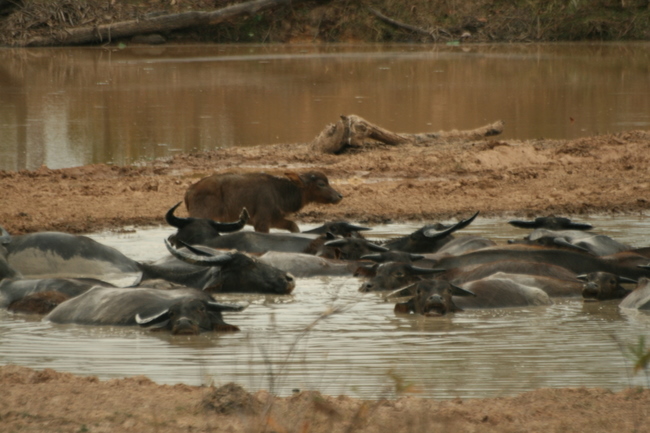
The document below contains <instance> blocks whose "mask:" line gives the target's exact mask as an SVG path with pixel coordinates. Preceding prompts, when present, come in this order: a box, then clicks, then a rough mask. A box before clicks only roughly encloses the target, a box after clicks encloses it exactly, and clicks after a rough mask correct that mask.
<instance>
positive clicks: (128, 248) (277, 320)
mask: <svg viewBox="0 0 650 433" xmlns="http://www.w3.org/2000/svg"><path fill="white" fill-rule="evenodd" d="M583 221H585V222H589V223H591V224H593V225H594V226H596V227H598V228H599V229H598V231H599V233H603V234H608V235H610V236H612V237H614V238H616V239H617V240H620V241H622V242H626V243H629V244H632V245H635V246H640V245H649V244H650V237H649V235H648V233H650V226H649V224H650V223H649V222H648V219H647V218H644V217H632V216H630V217H616V218H613V217H590V218H585V219H584V220H583ZM306 228H308V227H306ZM417 228H419V226H418V225H417V224H403V225H386V226H376V227H375V228H374V231H373V232H372V233H373V237H375V238H382V237H386V236H394V235H396V234H400V233H409V232H411V231H413V230H414V229H417ZM170 232H171V230H170V229H169V228H167V227H164V228H162V227H161V228H152V229H142V230H137V231H135V232H134V233H129V234H122V235H115V234H98V235H94V236H93V237H94V238H96V239H97V240H99V241H101V242H103V243H106V244H109V245H112V246H114V247H116V248H118V249H120V250H121V251H123V252H124V253H125V254H127V255H128V256H130V257H132V258H134V259H137V260H153V259H157V258H160V257H162V256H164V255H165V254H166V251H165V248H164V246H163V245H162V242H161V239H163V238H164V237H166V236H167V235H169V234H170ZM463 232H464V233H466V234H481V235H484V236H489V237H490V238H492V239H494V240H495V241H497V242H504V241H505V240H506V239H512V238H519V237H522V236H523V235H524V234H525V233H524V231H523V230H521V229H515V228H513V227H511V226H509V225H508V224H505V222H504V220H502V219H487V218H486V219H482V218H480V217H479V218H478V219H477V220H476V221H475V222H474V223H473V224H472V225H471V226H470V227H468V228H467V229H465V230H464V231H463ZM359 284H360V281H359V280H358V279H356V278H352V277H349V278H345V277H336V278H331V277H322V278H302V279H299V280H298V283H297V286H296V290H295V291H294V294H292V295H291V296H278V297H264V296H248V297H246V296H241V295H229V296H228V297H224V298H223V299H225V300H227V301H229V302H247V303H250V305H249V306H248V308H247V309H246V310H244V311H243V312H241V313H228V314H227V317H226V320H227V321H228V322H230V323H233V324H236V325H237V326H239V327H241V329H242V332H240V333H236V334H231V335H224V334H202V335H200V336H192V337H188V336H174V337H172V336H169V335H164V334H162V333H150V332H148V331H146V330H141V329H137V328H117V327H92V326H81V325H54V324H50V323H44V322H41V321H40V320H39V318H37V317H26V316H24V315H18V314H16V315H12V314H10V313H8V312H7V311H0V365H4V364H18V365H24V366H28V367H32V368H36V369H43V368H53V369H55V370H58V371H68V372H73V373H76V374H82V375H97V376H99V377H100V378H114V377H129V376H135V375H146V376H147V377H149V378H151V379H152V380H153V381H155V382H158V383H166V384H174V383H186V384H192V385H199V384H209V383H211V382H214V383H215V384H225V383H228V382H231V381H234V382H236V383H238V384H241V385H242V386H244V387H245V388H246V389H247V390H249V391H254V390H257V389H267V390H270V391H272V392H274V393H277V394H279V395H285V396H286V395H291V393H292V391H293V390H294V389H302V390H319V391H321V392H323V393H324V394H328V395H339V394H347V395H350V396H358V397H364V398H370V399H374V398H379V397H393V396H394V395H395V392H397V391H398V390H401V389H406V388H407V387H408V386H409V385H415V387H414V388H412V389H417V390H418V392H419V394H418V395H419V396H423V397H432V398H454V397H461V398H480V397H494V396H503V395H516V394H519V393H521V392H524V391H527V390H533V389H537V388H542V387H557V388H564V387H580V386H586V387H603V388H608V389H612V390H621V389H624V388H627V387H629V386H632V385H640V386H648V384H647V383H646V379H645V378H644V376H643V374H638V375H635V374H633V372H632V366H633V362H632V361H631V360H630V359H629V358H628V357H627V356H628V355H629V348H630V347H631V346H632V345H636V344H637V343H638V341H639V338H640V337H641V336H644V335H647V334H648V330H649V329H650V315H648V314H647V313H640V312H638V311H624V310H619V308H618V306H617V303H616V302H608V303H587V304H583V302H582V300H581V299H567V300H556V302H555V304H554V305H551V306H547V307H531V308H508V309H497V310H467V311H465V312H462V313H456V314H455V315H451V316H449V317H443V318H435V317H419V316H396V315H395V314H394V313H393V304H392V303H390V302H386V301H385V300H384V299H383V298H382V297H381V296H379V295H376V294H362V293H359V292H358V287H359ZM332 307H335V308H336V307H341V311H340V312H338V313H337V314H334V315H331V316H329V317H325V318H323V317H321V315H322V314H323V313H325V312H326V311H328V310H329V309H330V308H332ZM312 324H313V325H314V326H313V327H312ZM308 328H309V330H308V331H306V330H307V329H308Z"/></svg>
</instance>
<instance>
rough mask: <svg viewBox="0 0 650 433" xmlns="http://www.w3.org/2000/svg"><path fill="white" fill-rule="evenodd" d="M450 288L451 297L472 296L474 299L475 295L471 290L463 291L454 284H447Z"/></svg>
mask: <svg viewBox="0 0 650 433" xmlns="http://www.w3.org/2000/svg"><path fill="white" fill-rule="evenodd" d="M449 285H450V286H451V295H452V296H474V297H476V293H474V292H472V291H471V290H467V289H463V288H462V287H460V286H457V285H455V284H451V283H449Z"/></svg>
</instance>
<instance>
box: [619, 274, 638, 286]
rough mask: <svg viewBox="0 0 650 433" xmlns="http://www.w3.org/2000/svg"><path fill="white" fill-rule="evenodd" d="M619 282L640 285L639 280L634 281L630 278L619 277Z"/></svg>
mask: <svg viewBox="0 0 650 433" xmlns="http://www.w3.org/2000/svg"><path fill="white" fill-rule="evenodd" d="M618 282H619V283H631V284H637V283H638V280H634V279H632V278H628V277H620V276H619V277H618Z"/></svg>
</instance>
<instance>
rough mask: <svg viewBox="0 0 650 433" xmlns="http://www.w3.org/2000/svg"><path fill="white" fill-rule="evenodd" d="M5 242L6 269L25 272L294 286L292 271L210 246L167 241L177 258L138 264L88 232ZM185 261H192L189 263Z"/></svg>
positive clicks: (210, 285) (271, 289)
mask: <svg viewBox="0 0 650 433" xmlns="http://www.w3.org/2000/svg"><path fill="white" fill-rule="evenodd" d="M165 242H166V243H167V241H165ZM4 247H5V248H6V250H7V251H8V253H7V256H6V263H7V264H8V265H9V266H10V269H9V270H10V271H11V270H14V271H15V272H19V273H22V275H24V276H26V277H27V276H40V275H48V276H57V277H63V276H65V277H69V276H74V277H76V278H78V277H80V276H92V277H99V278H102V277H103V276H107V275H111V276H115V275H117V276H121V275H124V274H131V273H133V274H135V275H139V278H140V281H147V280H155V279H162V280H166V281H168V282H171V283H175V284H179V285H182V286H186V287H193V288H197V289H202V290H207V291H212V292H218V291H223V292H252V293H273V294H287V293H291V291H292V290H293V288H294V287H295V280H294V278H293V276H291V275H289V274H287V273H286V272H283V271H280V270H279V269H276V268H273V267H272V266H269V265H267V264H264V263H261V262H259V261H258V260H256V259H254V258H252V257H250V256H248V255H246V254H243V253H238V252H218V251H213V252H212V253H203V255H204V257H201V258H200V259H198V260H197V259H196V257H194V255H193V254H191V253H190V254H186V253H183V252H182V251H181V252H178V250H176V249H174V248H173V247H172V246H171V245H167V248H168V249H169V250H170V251H171V252H172V253H173V254H175V256H176V257H178V258H180V259H181V260H178V259H176V258H173V257H171V258H170V259H171V260H170V259H166V260H163V261H159V262H156V263H141V262H137V261H135V260H132V259H130V258H128V257H126V256H125V255H124V254H122V253H121V252H120V251H118V250H116V249H115V248H112V247H109V246H107V245H103V244H101V243H99V242H97V241H95V240H93V239H91V238H88V237H86V236H80V235H71V234H67V233H59V232H42V233H32V234H28V235H23V236H16V237H13V238H11V241H10V242H8V243H6V244H5V245H4ZM188 261H189V262H192V264H187V263H186V262H188ZM1 270H2V262H1V261H0V271H1ZM7 276H9V275H7Z"/></svg>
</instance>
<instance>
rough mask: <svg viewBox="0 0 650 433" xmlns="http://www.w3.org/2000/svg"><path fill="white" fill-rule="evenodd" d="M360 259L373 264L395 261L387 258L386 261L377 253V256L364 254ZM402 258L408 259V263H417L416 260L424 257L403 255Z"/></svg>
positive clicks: (409, 254)
mask: <svg viewBox="0 0 650 433" xmlns="http://www.w3.org/2000/svg"><path fill="white" fill-rule="evenodd" d="M397 252H398V253H400V252H401V251H397ZM360 258H361V259H362V260H372V261H373V262H377V263H385V262H387V261H395V260H391V259H394V258H396V257H392V258H388V260H387V257H385V256H384V255H383V254H382V253H379V254H365V255H363V256H361V257H360ZM403 258H404V259H408V260H409V261H410V262H417V261H418V260H422V259H423V258H424V256H423V255H421V254H411V253H404V255H403Z"/></svg>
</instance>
